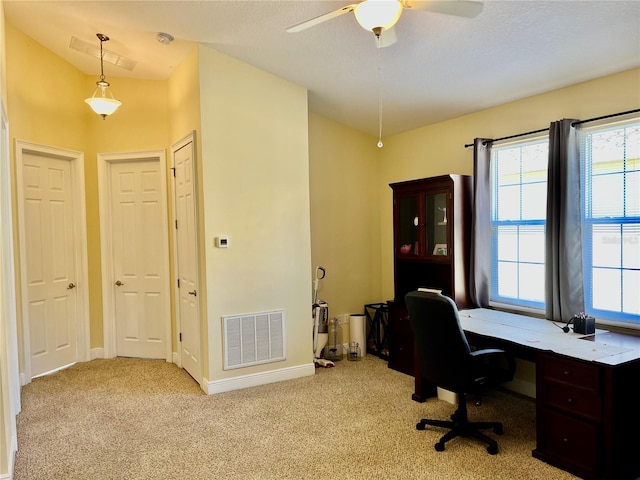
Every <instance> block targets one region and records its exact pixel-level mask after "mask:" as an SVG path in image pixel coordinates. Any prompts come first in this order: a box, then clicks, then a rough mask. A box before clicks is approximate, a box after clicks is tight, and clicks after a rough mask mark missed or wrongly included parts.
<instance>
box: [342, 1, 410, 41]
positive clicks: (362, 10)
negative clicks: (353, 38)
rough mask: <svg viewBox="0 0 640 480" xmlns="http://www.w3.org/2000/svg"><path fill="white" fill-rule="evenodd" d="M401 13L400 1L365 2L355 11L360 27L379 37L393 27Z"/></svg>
mask: <svg viewBox="0 0 640 480" xmlns="http://www.w3.org/2000/svg"><path fill="white" fill-rule="evenodd" d="M401 13H402V5H401V4H400V2H399V1H398V0H365V1H364V2H361V3H359V4H358V5H357V6H356V8H355V10H354V14H355V16H356V20H357V21H358V23H359V24H360V26H361V27H362V28H364V29H365V30H369V31H370V32H373V33H375V34H376V35H377V36H380V34H381V33H382V31H383V30H388V29H390V28H391V27H393V26H394V25H395V24H396V22H397V21H398V19H399V18H400V14H401Z"/></svg>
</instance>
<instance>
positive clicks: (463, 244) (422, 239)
mask: <svg viewBox="0 0 640 480" xmlns="http://www.w3.org/2000/svg"><path fill="white" fill-rule="evenodd" d="M471 178H472V177H470V176H466V175H443V176H439V177H432V178H424V179H419V180H410V181H406V182H400V183H392V184H391V185H390V187H391V188H392V189H393V237H394V238H393V243H394V300H393V301H390V302H389V367H390V368H393V369H395V370H398V371H401V372H404V373H406V374H408V375H413V374H414V355H413V351H414V349H413V334H412V332H411V327H410V326H409V321H408V316H407V313H406V309H405V308H404V296H405V295H406V294H407V293H408V292H411V291H413V290H416V289H417V288H420V287H425V288H433V289H438V290H442V293H443V294H444V295H447V296H449V297H451V298H452V299H453V300H454V301H455V302H456V304H457V306H458V308H465V307H467V306H468V304H469V296H468V293H467V278H468V277H467V274H468V271H469V247H470V233H471V196H472V182H471Z"/></svg>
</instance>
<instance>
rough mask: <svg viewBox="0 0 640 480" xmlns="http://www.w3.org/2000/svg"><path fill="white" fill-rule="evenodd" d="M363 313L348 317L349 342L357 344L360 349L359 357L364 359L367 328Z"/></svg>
mask: <svg viewBox="0 0 640 480" xmlns="http://www.w3.org/2000/svg"><path fill="white" fill-rule="evenodd" d="M365 322H366V319H365V316H364V314H363V313H353V314H351V315H349V342H350V343H351V342H357V343H358V346H359V347H360V355H361V356H362V357H364V356H365V355H366V353H367V344H366V341H367V327H366V324H365Z"/></svg>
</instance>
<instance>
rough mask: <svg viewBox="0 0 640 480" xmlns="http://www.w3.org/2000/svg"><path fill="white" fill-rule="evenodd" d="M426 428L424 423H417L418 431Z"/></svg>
mask: <svg viewBox="0 0 640 480" xmlns="http://www.w3.org/2000/svg"><path fill="white" fill-rule="evenodd" d="M424 428H425V426H424V423H422V422H420V423H416V430H424Z"/></svg>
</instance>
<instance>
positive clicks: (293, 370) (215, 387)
mask: <svg viewBox="0 0 640 480" xmlns="http://www.w3.org/2000/svg"><path fill="white" fill-rule="evenodd" d="M315 372H316V368H315V365H314V364H313V363H308V364H305V365H298V366H295V367H287V368H281V369H278V370H269V371H268V372H261V373H252V374H249V375H243V376H240V377H233V378H224V379H222V380H211V381H208V380H207V379H205V384H206V385H207V389H206V392H207V394H209V395H213V394H216V393H223V392H231V391H233V390H240V389H242V388H249V387H257V386H258V385H266V384H268V383H274V382H281V381H283V380H293V379H294V378H300V377H307V376H311V375H315Z"/></svg>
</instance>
